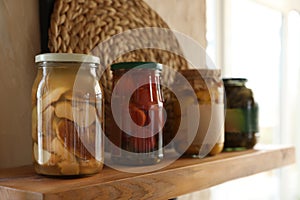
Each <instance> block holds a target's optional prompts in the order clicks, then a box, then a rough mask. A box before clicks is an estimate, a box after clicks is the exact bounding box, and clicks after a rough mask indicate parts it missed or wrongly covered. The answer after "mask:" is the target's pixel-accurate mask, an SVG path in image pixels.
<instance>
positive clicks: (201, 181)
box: [0, 146, 295, 200]
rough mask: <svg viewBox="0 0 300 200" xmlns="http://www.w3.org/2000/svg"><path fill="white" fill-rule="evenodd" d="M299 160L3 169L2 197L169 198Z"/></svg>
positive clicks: (278, 152) (266, 149)
mask: <svg viewBox="0 0 300 200" xmlns="http://www.w3.org/2000/svg"><path fill="white" fill-rule="evenodd" d="M294 162H295V149H294V147H282V146H279V147H274V146H262V147H259V149H254V150H246V151H240V152H227V153H221V154H219V155H216V156H213V157H207V158H204V159H192V158H180V159H178V160H177V161H176V162H174V163H173V164H171V165H169V166H168V167H166V168H164V169H161V170H158V171H155V172H151V173H145V174H131V173H124V172H120V171H116V170H114V169H111V168H108V167H105V168H104V170H103V171H102V172H101V173H99V174H97V175H94V176H89V177H81V178H73V179H62V178H50V177H45V176H40V175H36V174H35V173H34V170H33V168H32V166H24V167H19V168H11V169H3V170H0V197H1V199H3V200H5V199H15V200H17V199H46V200H52V199H64V200H68V199H72V200H76V199H78V200H79V199H85V200H91V199H93V200H95V199H168V198H172V197H176V196H180V195H183V194H187V193H190V192H194V191H198V190H201V189H205V188H209V187H211V186H214V185H217V184H220V183H224V182H226V181H229V180H233V179H236V178H240V177H245V176H249V175H253V174H256V173H259V172H263V171H267V170H271V169H275V168H278V167H282V166H285V165H288V164H292V163H294Z"/></svg>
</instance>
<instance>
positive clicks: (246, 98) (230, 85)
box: [223, 78, 258, 150]
mask: <svg viewBox="0 0 300 200" xmlns="http://www.w3.org/2000/svg"><path fill="white" fill-rule="evenodd" d="M223 82H224V86H225V92H226V104H227V108H226V118H225V145H224V147H225V149H227V150H230V149H231V148H234V149H250V148H252V147H253V146H254V145H255V144H256V143H257V139H258V105H257V103H256V102H255V100H254V98H253V93H252V90H251V89H249V88H247V87H246V86H245V84H246V82H247V79H244V78H228V79H223Z"/></svg>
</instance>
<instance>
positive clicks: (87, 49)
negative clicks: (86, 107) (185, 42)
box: [49, 0, 187, 140]
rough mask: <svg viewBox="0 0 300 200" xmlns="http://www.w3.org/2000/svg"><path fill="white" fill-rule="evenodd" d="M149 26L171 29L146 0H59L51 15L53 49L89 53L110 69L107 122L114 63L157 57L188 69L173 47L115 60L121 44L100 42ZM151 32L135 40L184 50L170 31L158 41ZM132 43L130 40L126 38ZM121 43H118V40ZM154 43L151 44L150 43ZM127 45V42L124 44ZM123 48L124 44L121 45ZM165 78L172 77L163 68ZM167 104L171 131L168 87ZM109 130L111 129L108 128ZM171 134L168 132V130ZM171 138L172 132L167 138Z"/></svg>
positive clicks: (105, 77) (105, 80)
mask: <svg viewBox="0 0 300 200" xmlns="http://www.w3.org/2000/svg"><path fill="white" fill-rule="evenodd" d="M145 27H159V28H166V29H169V27H168V25H167V24H166V22H164V20H162V18H161V17H160V16H159V15H158V14H157V13H156V12H155V11H154V10H153V9H151V7H150V6H149V5H148V4H147V3H145V2H144V1H143V0H56V1H55V4H54V9H53V13H52V16H51V22H50V28H49V49H50V51H51V52H63V53H65V52H68V53H88V54H94V55H97V56H99V57H100V58H101V61H102V64H103V65H104V66H105V67H107V70H106V71H105V73H104V74H103V76H102V79H101V81H102V84H103V86H104V89H105V107H106V109H105V115H106V124H109V123H110V120H111V113H110V94H111V78H112V77H111V72H110V68H109V66H110V64H111V63H113V62H125V61H153V62H158V63H162V64H164V65H165V66H168V67H170V68H172V69H175V70H178V69H186V68H187V62H186V61H185V59H184V58H182V57H181V56H179V55H176V54H174V53H171V52H170V51H166V50H160V49H149V48H146V49H145V48H141V49H138V50H134V51H131V52H129V53H125V54H123V55H121V56H119V57H118V58H116V59H115V60H112V58H113V57H111V56H107V55H109V54H111V53H112V52H113V53H115V52H118V51H119V49H118V48H119V47H120V45H113V46H112V47H110V46H109V45H108V46H101V48H97V46H98V45H99V44H100V43H101V42H103V41H105V40H107V39H109V38H111V37H113V36H115V35H116V34H119V33H122V32H124V31H127V30H132V29H136V28H145ZM151 37H152V36H151V35H150V36H149V34H144V35H138V36H137V37H131V38H130V40H133V41H132V42H136V43H139V42H141V41H147V42H148V43H152V42H153V43H157V42H160V46H163V49H169V50H172V51H173V52H174V51H177V52H180V46H179V44H178V41H177V40H176V38H175V36H174V35H172V34H168V35H167V37H165V38H161V39H160V40H159V41H157V37H156V39H155V40H153V38H151ZM126 42H127V43H128V41H126ZM117 44H118V43H117ZM150 45H151V44H150ZM123 46H124V45H123ZM120 48H121V47H120ZM163 73H164V75H163V78H164V81H168V80H169V79H171V77H170V76H169V75H166V74H168V73H166V71H164V72H163ZM164 96H165V108H166V110H167V114H168V120H167V123H166V125H165V132H167V133H171V132H173V130H171V129H172V127H173V126H172V121H173V120H172V116H173V114H172V103H171V98H170V96H171V95H170V91H169V90H168V89H166V88H165V89H164ZM106 134H108V133H107V131H106ZM166 135H168V134H166ZM165 139H166V140H168V136H166V138H165Z"/></svg>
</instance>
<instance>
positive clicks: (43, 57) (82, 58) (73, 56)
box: [35, 53, 100, 64]
mask: <svg viewBox="0 0 300 200" xmlns="http://www.w3.org/2000/svg"><path fill="white" fill-rule="evenodd" d="M35 62H36V63H38V62H82V63H96V64H100V58H99V57H97V56H93V55H87V54H78V53H45V54H40V55H37V56H35Z"/></svg>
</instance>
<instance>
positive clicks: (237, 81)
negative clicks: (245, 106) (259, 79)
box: [223, 78, 248, 85]
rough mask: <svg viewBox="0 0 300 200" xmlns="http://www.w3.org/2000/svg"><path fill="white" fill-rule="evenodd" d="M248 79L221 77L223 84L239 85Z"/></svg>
mask: <svg viewBox="0 0 300 200" xmlns="http://www.w3.org/2000/svg"><path fill="white" fill-rule="evenodd" d="M247 81H248V80H247V79H246V78H223V82H224V84H227V85H239V84H245V83H246V82H247Z"/></svg>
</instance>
